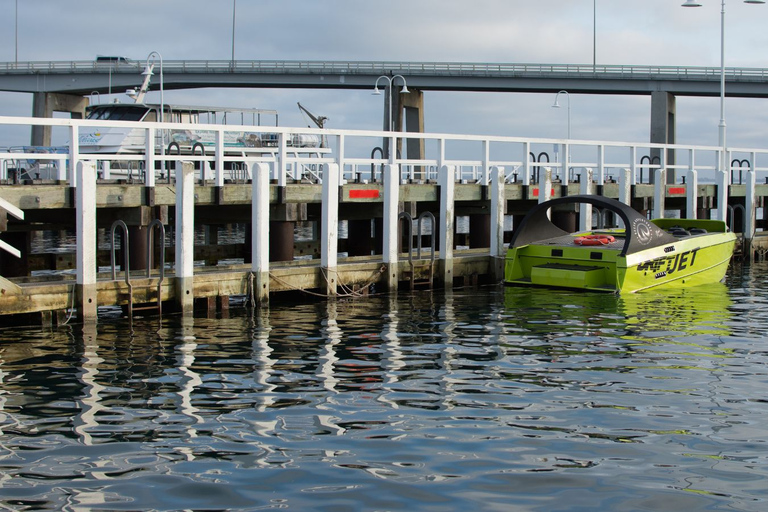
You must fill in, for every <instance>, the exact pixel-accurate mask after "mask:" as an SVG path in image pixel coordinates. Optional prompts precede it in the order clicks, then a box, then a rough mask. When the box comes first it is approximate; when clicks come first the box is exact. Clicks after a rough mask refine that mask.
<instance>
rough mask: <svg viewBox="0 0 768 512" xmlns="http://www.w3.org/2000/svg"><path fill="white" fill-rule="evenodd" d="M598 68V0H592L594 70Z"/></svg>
mask: <svg viewBox="0 0 768 512" xmlns="http://www.w3.org/2000/svg"><path fill="white" fill-rule="evenodd" d="M596 68H597V0H592V71H595V69H596Z"/></svg>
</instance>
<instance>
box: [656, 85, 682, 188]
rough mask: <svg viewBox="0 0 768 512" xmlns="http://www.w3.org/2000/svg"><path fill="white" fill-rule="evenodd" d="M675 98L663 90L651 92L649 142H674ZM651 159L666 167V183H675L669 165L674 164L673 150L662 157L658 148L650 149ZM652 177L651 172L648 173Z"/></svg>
mask: <svg viewBox="0 0 768 512" xmlns="http://www.w3.org/2000/svg"><path fill="white" fill-rule="evenodd" d="M676 110H677V108H676V98H675V95H674V94H671V93H668V92H665V91H654V92H652V93H651V143H652V144H674V143H675V140H676V133H675V131H676V130H675V126H676V123H677V121H676ZM650 156H651V161H652V162H654V163H655V162H660V163H661V165H663V166H664V167H666V168H667V183H675V178H676V176H675V170H674V169H671V168H670V166H673V165H674V164H675V152H674V150H669V151H668V152H667V154H666V155H664V156H665V158H662V155H661V150H660V149H652V150H651V155H650ZM650 175H651V179H653V177H654V174H653V172H651V173H650Z"/></svg>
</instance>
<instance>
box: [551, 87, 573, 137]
mask: <svg viewBox="0 0 768 512" xmlns="http://www.w3.org/2000/svg"><path fill="white" fill-rule="evenodd" d="M561 94H565V99H567V100H568V136H567V137H566V138H567V139H570V138H571V95H570V94H568V91H560V92H558V93H557V94H556V95H555V102H554V103H553V104H552V108H560V103H558V102H557V100H558V99H559V98H560V95H561Z"/></svg>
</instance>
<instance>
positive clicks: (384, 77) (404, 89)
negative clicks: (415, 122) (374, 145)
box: [373, 75, 411, 132]
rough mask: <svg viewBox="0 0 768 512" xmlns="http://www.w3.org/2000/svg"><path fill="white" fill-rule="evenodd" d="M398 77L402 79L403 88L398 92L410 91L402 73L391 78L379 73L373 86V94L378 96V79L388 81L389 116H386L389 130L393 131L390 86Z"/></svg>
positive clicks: (406, 92)
mask: <svg viewBox="0 0 768 512" xmlns="http://www.w3.org/2000/svg"><path fill="white" fill-rule="evenodd" d="M398 77H399V78H400V79H401V80H402V81H403V88H402V90H401V91H400V94H408V93H409V92H411V91H409V90H408V85H407V84H406V83H405V77H404V76H403V75H395V76H393V77H392V78H390V77H388V76H386V75H381V76H380V77H379V78H377V79H376V83H375V84H374V86H373V94H375V95H377V96H378V95H380V94H381V91H380V90H379V80H381V79H382V78H383V79H384V80H386V81H387V82H389V117H388V120H389V122H388V126H389V131H390V132H391V131H394V127H393V126H392V99H393V98H392V87H393V86H394V82H395V78H398Z"/></svg>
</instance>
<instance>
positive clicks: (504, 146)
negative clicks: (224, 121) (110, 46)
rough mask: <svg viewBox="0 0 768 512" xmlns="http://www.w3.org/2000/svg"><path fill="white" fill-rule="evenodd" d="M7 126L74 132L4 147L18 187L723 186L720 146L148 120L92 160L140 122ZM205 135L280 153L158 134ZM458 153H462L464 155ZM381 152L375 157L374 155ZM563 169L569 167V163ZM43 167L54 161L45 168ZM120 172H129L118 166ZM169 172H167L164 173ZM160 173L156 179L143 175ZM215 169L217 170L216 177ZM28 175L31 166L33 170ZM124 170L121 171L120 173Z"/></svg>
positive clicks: (754, 162)
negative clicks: (303, 142) (79, 183)
mask: <svg viewBox="0 0 768 512" xmlns="http://www.w3.org/2000/svg"><path fill="white" fill-rule="evenodd" d="M0 125H7V126H8V125H10V126H13V125H16V126H19V127H30V126H33V125H43V126H52V127H59V128H58V129H63V130H67V131H68V133H69V137H68V138H69V141H75V143H74V144H73V143H71V142H69V143H65V144H62V145H59V146H57V147H55V148H36V147H30V146H18V147H14V148H13V149H12V150H11V149H6V150H3V148H1V147H0V179H1V180H12V179H13V177H14V176H13V174H14V171H18V170H19V169H18V167H19V166H20V165H24V164H23V163H24V162H33V163H34V164H35V165H37V166H38V167H40V168H43V167H44V168H47V169H52V170H53V171H52V172H49V173H47V174H45V175H41V173H39V172H36V173H35V175H30V174H29V172H27V178H28V179H35V178H37V179H43V180H45V179H50V180H58V181H62V180H67V181H69V182H70V183H71V184H73V185H74V175H73V172H72V170H73V169H74V168H75V166H76V164H77V162H78V161H81V160H88V161H93V162H95V163H96V166H97V169H98V170H99V173H100V174H99V176H100V177H102V178H115V177H126V176H125V174H126V173H128V172H130V173H132V174H133V175H131V176H128V177H131V178H134V179H135V180H138V179H139V176H140V177H141V181H143V182H144V184H145V185H146V186H154V184H155V183H156V182H157V180H159V179H165V180H167V179H168V178H169V177H173V168H172V166H169V165H161V163H165V164H167V162H175V161H177V160H180V159H181V160H185V161H199V162H202V163H203V165H201V166H199V167H200V169H199V170H198V171H197V173H198V176H197V177H198V178H200V179H205V180H208V181H213V182H214V184H216V185H218V186H223V185H224V184H225V183H228V182H232V181H238V180H244V179H245V180H249V179H251V176H250V175H249V174H247V172H246V171H245V170H244V166H243V165H242V164H243V162H245V161H248V162H258V163H265V164H268V165H269V167H270V169H271V171H270V174H271V176H270V177H271V179H272V180H274V181H275V182H276V183H277V184H278V185H286V184H289V183H295V182H297V181H304V182H313V183H320V181H321V177H320V172H319V169H320V165H322V164H328V163H335V164H337V165H338V167H339V170H340V173H341V176H340V178H341V180H340V184H345V183H349V182H360V181H366V182H380V181H381V177H382V169H383V166H384V165H387V164H397V165H398V166H399V168H400V179H401V182H403V183H406V182H419V181H421V182H427V181H433V182H436V181H438V179H439V176H438V174H439V169H441V168H443V166H452V167H453V168H455V170H456V171H455V172H456V181H457V182H465V183H480V184H488V183H489V181H490V169H491V168H492V167H503V168H504V176H505V180H506V182H508V183H513V182H517V183H522V184H524V185H529V184H532V183H536V182H537V181H538V176H539V170H540V169H543V168H545V167H547V168H550V169H552V173H553V179H554V180H555V181H561V182H564V183H565V182H577V181H579V179H580V176H581V175H582V174H584V173H585V171H586V170H587V169H592V172H593V180H594V181H595V182H596V183H598V184H602V183H604V182H606V181H611V180H616V177H617V175H619V174H620V173H621V172H623V170H624V169H629V170H630V171H631V183H632V184H638V183H650V182H651V176H652V175H653V173H654V172H656V170H658V169H665V170H666V171H667V172H670V171H673V172H675V174H676V176H677V182H678V183H682V182H683V181H684V179H685V176H687V173H688V172H689V171H697V173H699V181H700V182H715V181H716V179H717V171H718V169H717V168H716V164H717V161H718V155H719V152H720V148H719V147H715V146H693V145H682V144H676V145H666V144H651V143H633V142H613V141H582V140H563V139H534V138H521V137H501V136H494V137H489V136H480V135H456V134H429V133H404V132H403V133H392V132H384V131H363V130H319V129H311V128H290V127H274V126H270V127H265V126H240V125H238V126H236V127H233V126H231V125H229V126H228V125H204V127H203V125H199V124H182V123H173V124H171V123H165V124H161V123H140V124H138V127H140V128H142V129H144V130H146V132H147V136H146V138H145V140H146V148H145V150H144V151H143V152H141V153H120V154H109V153H88V152H86V151H85V150H83V149H81V148H80V147H79V145H78V143H77V141H78V139H79V133H80V131H81V130H82V129H83V128H84V127H87V128H89V129H91V130H92V129H93V128H94V127H97V128H99V127H104V128H108V127H115V128H134V129H135V128H136V127H137V123H131V122H119V121H112V122H110V121H89V120H74V119H72V120H70V119H38V118H27V117H2V116H0ZM164 129H165V130H198V131H199V130H201V129H204V130H206V131H212V132H215V133H216V134H217V137H218V139H219V140H223V139H224V134H225V133H226V132H230V131H232V132H235V131H237V132H242V131H243V130H247V131H248V132H253V133H264V134H277V135H278V142H277V145H276V146H275V147H259V148H245V147H242V148H240V147H230V146H227V147H224V146H223V145H220V146H219V147H220V148H223V150H219V151H216V147H208V148H206V154H205V155H204V156H203V155H200V154H195V155H192V154H182V155H178V154H169V153H168V152H167V148H161V147H158V145H157V143H156V137H155V134H156V132H157V131H161V130H164ZM306 134H310V135H318V136H320V135H322V136H325V138H326V139H327V140H328V141H329V146H330V147H329V148H296V147H292V146H291V145H290V141H291V140H292V139H293V138H294V137H296V136H301V135H306ZM419 141H423V144H424V147H425V148H426V151H425V155H424V156H423V157H422V158H421V159H418V160H415V159H408V158H407V157H404V156H402V155H403V153H405V146H406V145H407V144H418V143H419ZM385 145H387V146H390V147H396V148H397V151H392V152H391V153H392V154H396V156H390V157H388V158H387V157H385V152H384V151H383V150H382V146H385ZM457 148H458V149H457ZM372 150H373V151H372ZM668 155H674V163H672V162H669V161H667V160H668ZM727 161H729V162H731V165H730V166H729V168H728V169H726V170H725V172H726V173H727V174H728V176H727V177H725V178H724V179H725V181H727V183H728V184H729V185H731V184H733V185H740V184H745V183H746V181H747V177H746V173H747V172H753V173H755V176H756V178H757V181H758V182H761V181H762V180H761V179H760V178H761V177H765V176H768V149H754V148H729V150H728V155H727ZM563 162H568V164H567V165H565V164H563ZM45 164H51V165H48V166H46V165H45ZM121 166H122V169H120V167H121ZM166 167H168V169H169V172H166V170H165V168H166ZM152 168H155V169H156V171H155V172H154V173H146V172H144V171H145V170H146V169H152ZM212 169H213V170H212ZM25 170H27V171H28V169H25ZM121 173H122V174H121Z"/></svg>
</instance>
